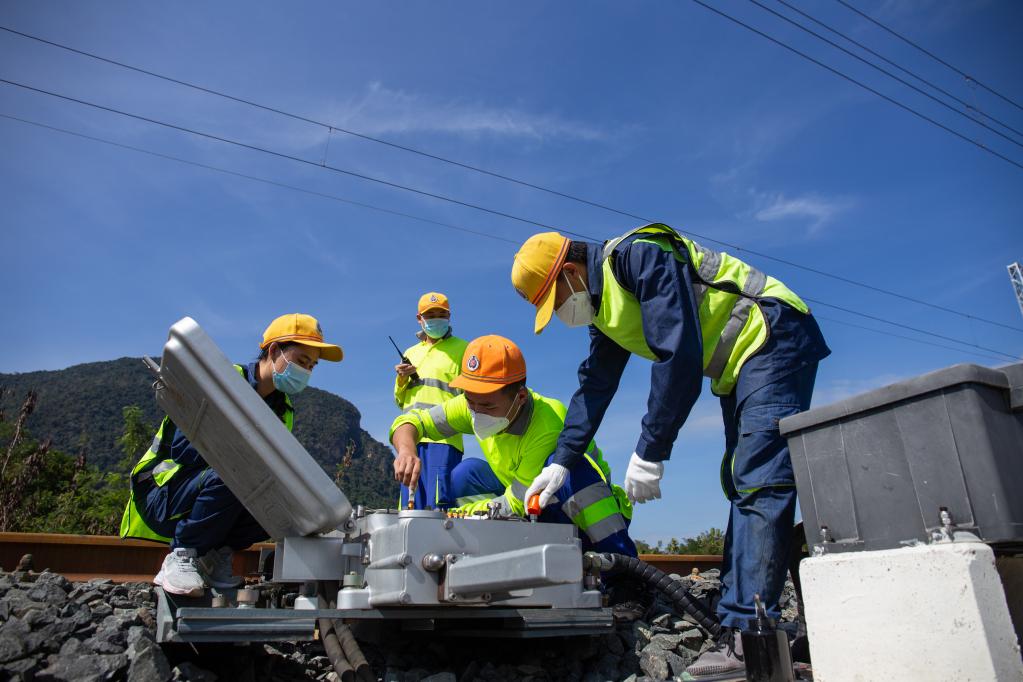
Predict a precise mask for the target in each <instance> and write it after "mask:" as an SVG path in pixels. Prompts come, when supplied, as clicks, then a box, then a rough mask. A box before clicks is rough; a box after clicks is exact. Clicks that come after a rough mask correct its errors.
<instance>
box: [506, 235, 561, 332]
mask: <svg viewBox="0 0 1023 682" xmlns="http://www.w3.org/2000/svg"><path fill="white" fill-rule="evenodd" d="M571 243H572V242H571V241H569V240H568V238H566V237H563V236H562V235H560V234H558V233H557V232H541V233H540V234H534V235H533V236H532V237H530V238H529V239H527V240H526V243H525V244H523V245H522V248H520V249H519V252H518V253H516V254H515V261H514V262H513V263H512V271H511V280H512V286H514V287H515V290H516V291H518V292H519V294H520V295H521V296H522V298H524V299H526V300H527V301H529V302H530V303H532V304H533V305H535V306H536V323H535V324H534V328H533V331H534V332H535V333H537V334H539V333H540V332H542V331H543V328H544V327H546V326H547V323H548V322H550V321H551V315H552V314H553V313H554V292H555V290H556V288H557V287H555V286H554V284H555V282H557V280H558V274H559V273H560V272H561V267H562V266H563V265H564V264H565V258H566V257H567V256H568V247H569V244H571Z"/></svg>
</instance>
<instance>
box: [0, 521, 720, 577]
mask: <svg viewBox="0 0 1023 682" xmlns="http://www.w3.org/2000/svg"><path fill="white" fill-rule="evenodd" d="M264 548H273V544H272V543H259V544H256V545H253V546H252V547H249V548H248V549H246V550H243V551H241V552H235V555H234V572H235V574H236V575H250V574H253V573H255V572H256V570H257V568H258V564H259V553H260V550H261V549H264ZM25 554H31V555H32V559H33V566H34V569H35V570H37V571H41V570H43V569H45V568H48V569H50V570H51V571H54V572H56V573H60V574H62V575H64V576H66V577H67V578H68V579H69V580H89V579H92V578H110V579H112V580H114V581H115V582H148V581H149V580H151V579H152V578H153V576H154V575H156V572H157V571H159V570H160V564H161V562H162V561H163V558H164V557H165V556H166V555H167V546H166V545H163V544H159V543H156V542H148V541H145V540H122V539H120V538H119V537H117V536H116V535H58V534H51V533H0V567H2V568H3V569H4V570H6V571H13V570H14V569H15V567H16V566H17V564H18V561H19V560H20V559H21V557H22V556H23V555H25ZM640 558H641V559H642V560H643V561H646V562H647V563H650V564H653V565H654V566H656V567H657V568H659V569H660V570H662V571H664V572H665V573H678V574H680V575H688V574H689V573H690V572H691V571H692V569H694V568H697V569H699V570H700V571H706V570H709V569H712V568H720V567H721V557H720V556H719V555H716V554H688V555H686V554H680V555H670V554H642V555H640Z"/></svg>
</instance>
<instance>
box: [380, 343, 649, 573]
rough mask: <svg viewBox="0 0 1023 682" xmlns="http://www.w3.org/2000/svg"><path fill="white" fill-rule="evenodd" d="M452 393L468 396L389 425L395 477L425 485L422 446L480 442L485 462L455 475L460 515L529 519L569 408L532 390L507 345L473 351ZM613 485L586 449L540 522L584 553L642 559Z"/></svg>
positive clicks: (628, 512) (599, 458) (593, 451)
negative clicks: (563, 530) (462, 439)
mask: <svg viewBox="0 0 1023 682" xmlns="http://www.w3.org/2000/svg"><path fill="white" fill-rule="evenodd" d="M451 386H452V387H454V388H459V389H461V390H462V391H464V393H463V394H462V395H460V396H458V397H456V398H452V399H451V400H448V401H446V402H444V403H442V404H440V405H436V406H434V407H430V408H428V409H413V410H410V411H408V412H406V413H405V414H403V415H401V416H400V417H398V418H397V419H395V420H394V423H393V424H391V432H390V436H391V443H392V444H393V445H394V448H395V450H396V451H397V453H398V456H397V459H395V462H394V471H395V478H396V479H397V480H398V481H400V482H401V483H403V484H406V485H407V484H408V482H410V481H413V480H415V479H416V478H417V477H418V476H419V470H420V468H421V466H422V465H421V463H420V461H419V457H418V455H417V453H416V443H417V442H418V441H420V440H421V439H423V438H431V439H438V438H448V437H451V436H453V435H455V434H475V436H476V440H477V441H478V442H479V445H480V448H481V449H482V450H483V454H484V456H485V458H486V459H479V458H475V457H473V458H469V459H466V460H463V461H462V463H461V464H459V465H458V466H456V467H455V468H454V470H453V471H452V473H451V489H452V494H453V495H454V496H455V498H456V500H455V502H456V504H457V505H458V507H457V511H460V512H466V513H470V514H471V513H475V512H480V511H487V510H489V509H493V508H498V509H501V510H503V511H504V513H507V514H515V515H518V516H524V515H525V513H526V504H525V502H526V500H525V493H526V489H527V488H528V487H529V486H530V484H532V482H533V479H534V478H535V477H536V475H537V474H538V473H540V470H541V469H543V468H544V465H545V464H549V463H550V461H551V455H552V453H553V452H554V446H555V444H556V443H557V441H558V434H559V433H561V429H562V427H563V426H564V417H565V406H564V405H562V404H561V403H560V402H559V401H557V400H555V399H553V398H547V397H545V396H542V395H540V394H539V393H536V392H535V391H532V390H530V389H529V388H528V387H527V386H526V361H525V358H523V357H522V351H520V350H519V347H518V346H516V345H515V344H514V343H513V342H512V341H510V340H508V339H506V338H504V337H501V336H494V335H491V336H481V337H479V338H478V339H474V340H473V341H472V342H470V343H469V345H468V347H467V348H466V350H465V355H464V357H463V359H462V371H461V374H460V375H459V376H458V377H457V378H456V379H454V380H453V381H452V382H451ZM610 476H611V471H610V469H609V468H608V466H607V463H606V462H605V461H604V457H603V455H602V454H601V452H600V449H599V448H598V447H597V445H596V443H594V442H593V441H590V443H589V444H588V445H587V447H586V450H585V452H584V453H583V456H582V457H581V458H580V460H579V461H578V462H577V463H576V464H575V465H574V466H573V467H571V468H566V469H565V471H564V476H563V477H562V482H561V485H560V486H558V488H557V489H554V490H550V489H548V490H545V491H544V493H543V497H544V499H543V503H544V506H545V509H544V510H543V513H542V516H541V517H540V520H542V521H549V522H554V523H574V524H575V525H576V527H578V528H579V530H580V531H581V536H582V539H583V547H584V549H595V550H596V551H607V552H617V553H622V554H628V555H630V556H636V547H635V545H634V544H633V542H632V540H631V539H630V538H629V534H628V525H629V519H630V518H631V517H632V508H631V506H630V505H629V502H628V500H627V499H626V498H625V492H624V491H623V490H622V489H621V488H619V487H618V486H616V485H613V484H612V483H611V482H610Z"/></svg>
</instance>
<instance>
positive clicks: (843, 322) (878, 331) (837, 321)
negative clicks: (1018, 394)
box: [813, 312, 1005, 362]
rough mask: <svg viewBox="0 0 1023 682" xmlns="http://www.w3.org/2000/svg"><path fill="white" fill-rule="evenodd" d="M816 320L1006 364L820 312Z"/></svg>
mask: <svg viewBox="0 0 1023 682" xmlns="http://www.w3.org/2000/svg"><path fill="white" fill-rule="evenodd" d="M813 316H814V318H816V319H818V320H824V321H826V322H833V323H835V324H841V325H845V326H846V327H853V328H855V329H862V330H864V331H868V332H874V333H875V334H884V335H885V336H891V337H892V338H896V339H903V340H905V341H912V342H914V343H922V344H924V345H926V346H934V347H935V348H944V349H945V350H951V351H956V352H959V353H963V354H964V355H972V356H974V357H978V358H984V359H985V360H991V361H994V362H1005V360H1004V359H1002V358H1000V357H997V356H994V355H991V354H989V353H978V352H977V351H972V350H964V349H962V348H956V347H955V346H946V345H945V344H943V343H934V342H933V341H925V340H923V339H917V338H914V337H912V336H906V335H904V334H896V333H895V332H890V331H885V330H884V329H877V328H875V327H868V326H866V325H862V324H856V323H855V322H849V321H848V320H840V319H838V318H837V317H830V316H828V315H821V314H820V313H818V312H814V314H813Z"/></svg>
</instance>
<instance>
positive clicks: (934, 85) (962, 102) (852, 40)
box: [775, 0, 1023, 136]
mask: <svg viewBox="0 0 1023 682" xmlns="http://www.w3.org/2000/svg"><path fill="white" fill-rule="evenodd" d="M775 2H777V3H778V4H780V5H782V6H784V7H787V8H789V9H790V10H792V11H793V12H795V13H796V14H798V15H800V16H802V17H804V18H806V19H809V20H810V21H812V22H813V23H815V24H817V25H818V26H821V27H822V28H825V29H827V30H828V31H831V32H832V33H834V34H835V35H837V36H839V37H841V38H843V39H844V40H847V41H848V42H850V43H852V44H853V45H855V46H856V47H858V48H860V49H861V50H863V51H864V52H867V53H868V54H870V55H873V56H874V57H877V58H878V59H880V60H881V61H883V62H885V63H886V64H889V65H891V66H894V67H895V68H896V69H898V70H899V71H902V72H903V73H905V74H908V75H910V76H912V77H913V78H915V79H917V80H918V81H920V82H921V83H923V84H924V85H927V86H928V87H930V88H932V89H933V90H936V91H937V92H940V93H941V94H942V95H944V96H945V97H948V98H949V99H951V100H953V101H954V102H957V103H958V104H960V105H962V107H963V108H964V109H966V110H967V111H975V112H977V114H979V115H981V116H983V117H984V118H986V119H988V120H989V121H993V122H995V123H997V124H998V125H1000V126H1002V127H1003V128H1005V129H1006V130H1011V131H1012V132H1014V133H1016V134H1017V135H1021V136H1023V131H1020V130H1017V129H1016V128H1014V127H1012V126H1011V125H1009V124H1008V123H1006V122H1005V121H1001V120H999V119H997V118H995V117H994V116H992V115H991V114H990V113H988V112H986V111H981V110H980V109H978V108H977V107H975V106H973V105H972V104H970V103H969V102H967V101H966V100H964V99H963V98H961V97H959V96H957V95H955V94H953V93H951V92H949V91H948V90H946V89H945V88H943V87H941V86H940V85H938V84H937V83H935V82H933V81H930V80H928V79H926V78H924V77H923V76H921V75H920V74H919V73H915V72H913V71H910V70H909V69H907V68H906V67H904V66H901V65H900V64H897V63H896V62H894V61H892V60H891V59H889V58H888V57H885V56H884V55H883V54H881V53H880V52H878V51H877V50H874V49H872V48H870V47H868V46H867V45H864V44H863V43H861V42H860V41H858V40H856V39H855V38H853V37H852V36H850V35H849V34H848V33H843V32H842V31H839V30H838V29H837V28H835V27H834V26H831V25H829V24H826V23H825V22H823V21H821V20H820V19H818V18H817V17H815V16H813V15H811V14H809V13H807V12H804V11H803V10H801V9H799V8H798V7H796V6H795V5H793V4H792V3H790V2H786V0H775Z"/></svg>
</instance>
